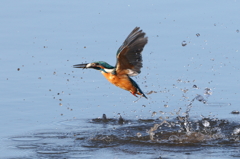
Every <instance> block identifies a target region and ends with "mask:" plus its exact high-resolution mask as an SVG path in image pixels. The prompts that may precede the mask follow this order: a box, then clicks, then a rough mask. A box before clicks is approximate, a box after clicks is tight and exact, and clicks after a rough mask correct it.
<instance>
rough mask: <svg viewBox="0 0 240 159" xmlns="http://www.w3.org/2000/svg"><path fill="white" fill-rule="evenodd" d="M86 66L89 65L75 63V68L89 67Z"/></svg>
mask: <svg viewBox="0 0 240 159" xmlns="http://www.w3.org/2000/svg"><path fill="white" fill-rule="evenodd" d="M86 66H87V63H85V64H76V65H73V67H74V68H87V67H86Z"/></svg>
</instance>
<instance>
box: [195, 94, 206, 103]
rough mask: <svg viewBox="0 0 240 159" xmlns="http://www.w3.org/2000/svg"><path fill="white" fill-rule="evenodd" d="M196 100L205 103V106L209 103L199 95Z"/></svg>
mask: <svg viewBox="0 0 240 159" xmlns="http://www.w3.org/2000/svg"><path fill="white" fill-rule="evenodd" d="M195 99H196V100H198V101H199V102H203V103H204V104H205V103H206V102H207V101H206V100H205V99H204V98H203V96H201V95H197V96H196V97H195Z"/></svg>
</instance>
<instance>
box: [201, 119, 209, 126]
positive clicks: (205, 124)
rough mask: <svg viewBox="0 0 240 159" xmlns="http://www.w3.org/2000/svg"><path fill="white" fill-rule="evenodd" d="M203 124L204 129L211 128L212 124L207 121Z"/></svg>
mask: <svg viewBox="0 0 240 159" xmlns="http://www.w3.org/2000/svg"><path fill="white" fill-rule="evenodd" d="M202 124H203V126H204V127H209V126H210V123H209V122H208V121H207V120H203V121H202Z"/></svg>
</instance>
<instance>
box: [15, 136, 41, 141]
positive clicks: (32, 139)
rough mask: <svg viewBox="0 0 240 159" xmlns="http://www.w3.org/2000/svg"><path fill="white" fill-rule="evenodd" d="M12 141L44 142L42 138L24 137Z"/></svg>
mask: <svg viewBox="0 0 240 159" xmlns="http://www.w3.org/2000/svg"><path fill="white" fill-rule="evenodd" d="M11 140H13V141H23V142H29V141H39V140H42V138H38V137H27V136H23V137H13V138H11Z"/></svg>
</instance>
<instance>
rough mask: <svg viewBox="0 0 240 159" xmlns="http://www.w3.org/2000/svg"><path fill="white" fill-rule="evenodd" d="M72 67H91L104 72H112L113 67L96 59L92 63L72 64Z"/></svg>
mask: <svg viewBox="0 0 240 159" xmlns="http://www.w3.org/2000/svg"><path fill="white" fill-rule="evenodd" d="M73 67H74V68H83V69H84V68H93V69H95V70H99V71H103V72H105V73H108V72H112V71H113V70H114V68H115V67H113V66H111V65H109V64H108V63H106V62H104V61H97V62H93V63H85V64H77V65H73Z"/></svg>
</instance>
